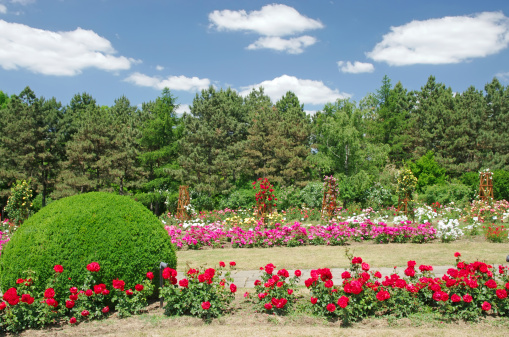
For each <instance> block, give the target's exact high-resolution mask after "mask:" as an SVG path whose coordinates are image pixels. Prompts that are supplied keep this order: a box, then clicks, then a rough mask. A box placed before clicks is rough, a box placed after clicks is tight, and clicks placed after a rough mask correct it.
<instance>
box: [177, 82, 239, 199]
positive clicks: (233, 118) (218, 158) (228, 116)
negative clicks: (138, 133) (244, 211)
mask: <svg viewBox="0 0 509 337" xmlns="http://www.w3.org/2000/svg"><path fill="white" fill-rule="evenodd" d="M184 123H185V133H184V136H183V138H182V139H181V142H180V148H181V155H180V156H179V164H180V165H181V170H179V175H178V177H179V178H180V179H181V180H182V182H184V183H185V184H189V185H192V186H193V187H194V189H195V190H196V191H198V192H200V193H205V194H207V195H208V196H215V195H218V194H223V195H226V194H229V193H230V192H231V191H232V189H233V187H234V186H235V183H236V182H237V181H238V180H240V179H242V171H241V168H242V166H243V165H242V160H243V148H242V146H241V145H242V143H241V142H242V141H244V140H245V139H246V135H247V132H246V127H247V123H246V114H245V112H244V106H243V99H242V97H241V96H239V94H238V93H237V92H235V91H233V90H231V89H230V88H228V89H227V90H222V89H221V90H220V91H216V90H215V89H214V88H213V87H212V86H211V87H210V88H209V89H207V90H202V92H201V95H198V94H197V95H196V97H195V99H194V100H193V105H192V106H191V115H190V116H186V117H185V118H184Z"/></svg>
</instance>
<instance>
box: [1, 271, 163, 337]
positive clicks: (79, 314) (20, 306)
mask: <svg viewBox="0 0 509 337" xmlns="http://www.w3.org/2000/svg"><path fill="white" fill-rule="evenodd" d="M100 269H101V267H100V265H99V264H98V263H96V262H92V263H90V264H89V265H88V266H87V271H86V272H85V274H86V277H85V282H84V283H83V284H81V285H79V286H75V285H72V283H71V282H72V280H70V279H68V278H62V277H60V276H61V274H62V273H63V272H64V270H65V268H64V266H62V265H55V266H54V267H53V271H54V276H53V277H51V278H50V279H49V280H47V282H46V284H47V287H46V288H45V290H44V291H43V292H42V293H41V292H37V291H36V288H35V287H34V285H35V284H36V283H37V282H38V279H37V277H36V274H34V273H33V272H30V271H29V272H27V276H26V277H25V278H19V279H18V280H17V281H16V287H11V288H9V289H7V290H6V291H5V293H4V294H3V298H2V301H0V332H4V331H7V332H18V331H21V330H25V329H32V328H40V327H43V326H45V325H48V324H53V323H56V322H58V321H61V320H63V319H64V318H66V317H67V318H68V322H69V323H70V324H76V323H78V322H81V321H86V320H91V319H100V318H104V317H107V316H108V315H109V313H110V311H117V312H118V315H119V316H120V317H125V316H129V315H131V314H138V313H140V312H141V311H142V310H144V309H145V307H146V306H147V297H148V296H150V295H151V294H152V291H153V289H154V286H153V285H152V283H151V279H152V278H153V275H152V277H149V274H147V278H148V280H145V281H144V282H143V284H137V285H136V286H135V289H134V290H131V289H124V285H125V283H124V282H123V281H120V280H118V279H117V280H113V282H112V284H113V287H108V286H107V285H106V284H102V283H97V282H96V280H95V278H96V274H97V273H98V272H99V270H100ZM69 281H70V282H69ZM64 284H65V285H70V286H69V287H68V290H66V291H62V292H59V290H58V289H62V286H63V285H64ZM108 288H109V289H108ZM110 289H112V290H114V291H115V293H114V294H113V295H112V293H111V290H110ZM112 304H113V305H112ZM109 305H112V307H111V309H110V306H109Z"/></svg>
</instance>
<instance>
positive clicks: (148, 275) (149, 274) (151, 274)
mask: <svg viewBox="0 0 509 337" xmlns="http://www.w3.org/2000/svg"><path fill="white" fill-rule="evenodd" d="M147 278H148V279H149V280H152V279H153V278H154V273H153V272H151V271H149V272H147Z"/></svg>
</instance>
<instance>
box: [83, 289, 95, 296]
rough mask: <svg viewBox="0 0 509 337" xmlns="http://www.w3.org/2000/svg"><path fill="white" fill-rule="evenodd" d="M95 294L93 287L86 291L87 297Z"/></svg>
mask: <svg viewBox="0 0 509 337" xmlns="http://www.w3.org/2000/svg"><path fill="white" fill-rule="evenodd" d="M93 294H94V292H93V291H92V289H87V291H85V295H87V297H90V296H92V295H93Z"/></svg>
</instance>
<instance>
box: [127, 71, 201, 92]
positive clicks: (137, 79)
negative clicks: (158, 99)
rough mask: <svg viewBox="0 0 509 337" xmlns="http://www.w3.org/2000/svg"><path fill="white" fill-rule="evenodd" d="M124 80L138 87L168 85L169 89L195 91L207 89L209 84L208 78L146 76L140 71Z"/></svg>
mask: <svg viewBox="0 0 509 337" xmlns="http://www.w3.org/2000/svg"><path fill="white" fill-rule="evenodd" d="M125 81H126V82H130V83H133V84H136V85H138V86H140V87H152V88H154V89H157V90H162V89H164V88H166V87H168V88H169V89H170V90H181V91H189V92H196V91H200V90H203V89H207V88H208V87H209V86H210V80H209V79H208V78H198V77H185V76H168V78H160V77H156V76H152V77H151V76H147V75H145V74H141V73H138V72H136V73H133V74H131V75H130V76H129V77H127V78H126V79H125Z"/></svg>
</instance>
